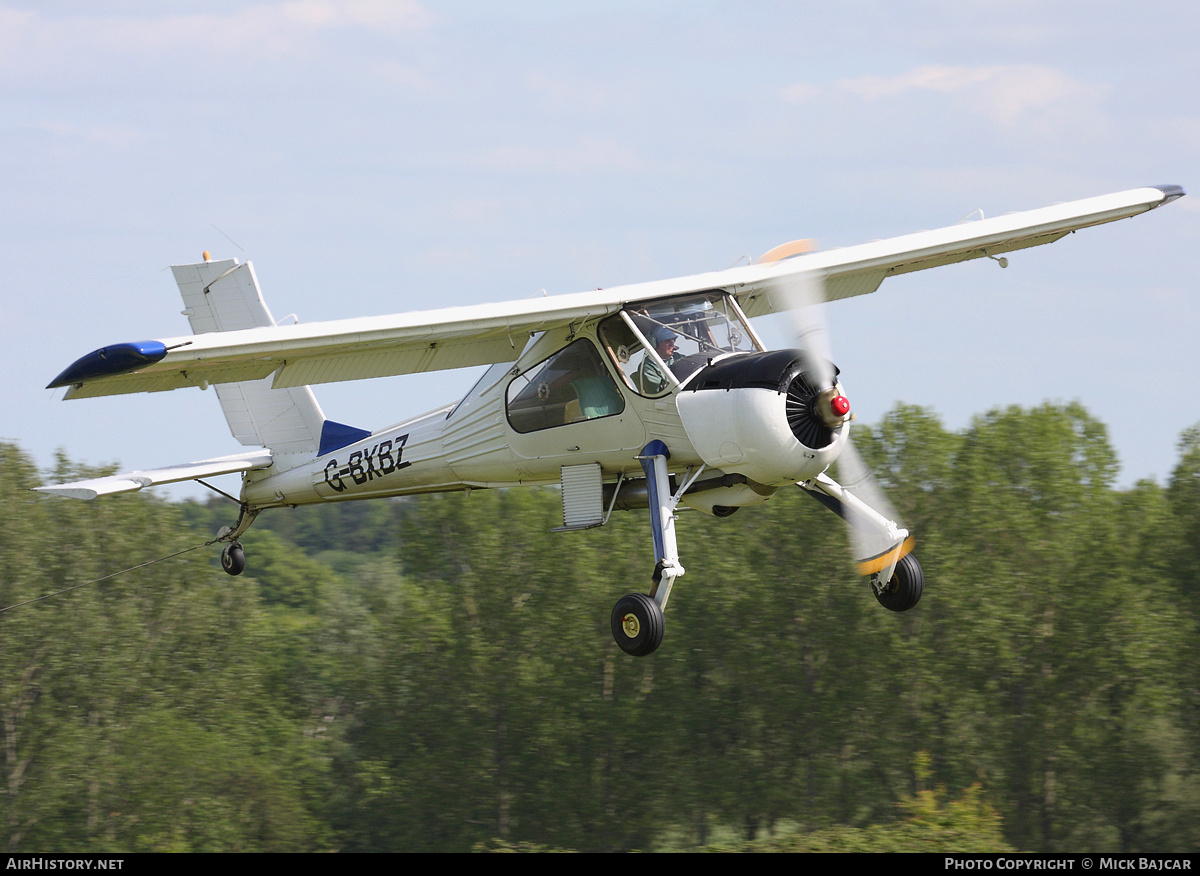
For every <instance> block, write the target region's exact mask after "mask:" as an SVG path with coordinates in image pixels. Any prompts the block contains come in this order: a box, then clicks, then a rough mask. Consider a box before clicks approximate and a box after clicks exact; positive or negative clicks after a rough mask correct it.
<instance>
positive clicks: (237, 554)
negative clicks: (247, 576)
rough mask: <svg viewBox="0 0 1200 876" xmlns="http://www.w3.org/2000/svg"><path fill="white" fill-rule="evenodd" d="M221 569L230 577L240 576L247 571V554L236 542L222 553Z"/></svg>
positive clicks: (228, 545)
mask: <svg viewBox="0 0 1200 876" xmlns="http://www.w3.org/2000/svg"><path fill="white" fill-rule="evenodd" d="M221 568H222V569H224V570H225V571H226V572H228V573H229V574H230V575H240V574H242V572H244V571H245V570H246V552H245V551H243V550H242V546H241V545H240V544H238V543H237V542H236V541H235V542H234V543H233V544H227V545H225V550H223V551H221Z"/></svg>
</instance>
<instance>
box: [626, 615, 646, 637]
mask: <svg viewBox="0 0 1200 876" xmlns="http://www.w3.org/2000/svg"><path fill="white" fill-rule="evenodd" d="M621 630H622V631H623V632H624V633H625V635H627V636H629V638H631V639H636V638H637V635H638V633H640V632H641V630H642V625H641V624H639V623H638V619H637V615H636V614H634V613H633V612H629V613H628V614H626V615H625V616H624V617H622V618H621Z"/></svg>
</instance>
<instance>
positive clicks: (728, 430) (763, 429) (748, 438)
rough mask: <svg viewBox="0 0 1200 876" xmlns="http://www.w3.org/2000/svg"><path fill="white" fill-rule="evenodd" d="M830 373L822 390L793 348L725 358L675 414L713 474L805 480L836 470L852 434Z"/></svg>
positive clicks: (697, 381) (685, 395)
mask: <svg viewBox="0 0 1200 876" xmlns="http://www.w3.org/2000/svg"><path fill="white" fill-rule="evenodd" d="M829 373H831V374H833V375H834V378H833V382H832V385H821V383H822V381H821V380H820V379H819V378H817V377H815V376H814V375H813V374H812V373H811V371H810V369H808V368H806V366H805V358H804V356H803V354H802V353H801V352H800V351H798V350H776V351H774V352H770V353H751V354H747V355H741V356H729V357H727V358H725V359H722V360H720V361H718V362H714V363H713V364H711V365H708V366H707V367H705V368H704V369H702V370H701V371H700V372H699V373H698V374H696V375H695V377H693V378H692V379H691V380H690V381H688V384H687V386H685V387H684V388H683V389H682V390H681V391H680V392H679V394H678V396H676V402H677V404H678V407H679V416H680V418H681V419H682V420H683V426H684V428H685V429H686V430H687V433H688V439H689V440H690V441H691V442H692V446H694V447H695V448H696V451H697V452H698V453H699V454H700V458H701V459H703V460H704V462H705V463H706V464H707V465H709V466H711V467H713V468H718V469H720V470H722V471H725V472H736V473H737V474H743V475H745V476H746V477H747V478H749V479H750V480H752V481H755V482H757V483H760V484H767V485H772V486H782V485H784V484H789V483H796V482H798V481H804V480H808V479H809V478H812V477H816V476H817V475H818V474H820V473H821V472H823V471H825V469H827V468H829V466H830V465H832V464H833V462H834V460H836V459H837V458H838V455H839V454H840V453H841V451H842V447H843V446H844V445H845V443H846V438H847V437H848V436H849V432H850V426H849V403H848V402H846V399H845V397H844V396H843V395H842V394H841V387H840V385H839V384H838V383H837V377H836V375H837V373H838V372H837V369H836V368H834V367H832V366H831V367H830V368H829ZM824 382H825V383H826V384H828V383H829V381H828V378H827V379H826V380H825V381H824Z"/></svg>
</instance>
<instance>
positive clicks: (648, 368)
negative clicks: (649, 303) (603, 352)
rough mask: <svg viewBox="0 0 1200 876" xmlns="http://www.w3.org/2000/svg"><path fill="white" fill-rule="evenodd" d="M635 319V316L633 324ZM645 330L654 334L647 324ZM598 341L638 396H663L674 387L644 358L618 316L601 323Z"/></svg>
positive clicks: (645, 354) (639, 346)
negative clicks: (602, 343) (601, 342)
mask: <svg viewBox="0 0 1200 876" xmlns="http://www.w3.org/2000/svg"><path fill="white" fill-rule="evenodd" d="M637 318H638V317H637V316H636V315H635V316H634V320H635V321H636V320H637ZM638 327H639V328H642V326H638ZM645 328H646V330H647V331H653V330H654V328H655V326H654V325H652V324H648V325H646V327H645ZM600 340H601V341H603V342H604V346H605V348H606V349H607V350H608V352H609V355H611V356H612V358H613V360H614V361H615V362H616V364H617V368H619V369H620V371H621V375H622V376H623V377H624V378H625V382H626V383H627V384H628V385H629V387H630V388H631V389H633V391H634V392H636V393H637V394H638V395H649V396H654V395H662V394H663V393H665V392H667V391H668V390H670V389H671V388H672V387H673V383H672V382H671V381H670V380H669V379H668V378H667V376H666V375H665V374H663V373H662V371H661V369H660V368H659V367H658V365H657V363H655V362H654V357H653V356H649V355H647V353H646V348H645V347H644V346H643V345H642V342H641V340H639V339H638V337H637V335H635V334H634V333H633V332H632V331H630V329H629V326H628V325H627V324H626V323H625V320H623V319H621V317H620V315H619V314H618V315H617V316H613V317H609V318H608V319H606V320H605V321H604V322H602V323H600Z"/></svg>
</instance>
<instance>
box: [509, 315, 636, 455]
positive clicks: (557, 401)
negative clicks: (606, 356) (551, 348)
mask: <svg viewBox="0 0 1200 876" xmlns="http://www.w3.org/2000/svg"><path fill="white" fill-rule="evenodd" d="M505 407H506V409H507V412H508V422H509V423H510V424H511V425H512V427H513V429H515V430H516V431H518V432H536V431H538V430H539V429H551V428H553V427H555V426H565V425H566V424H568V423H576V422H579V421H581V420H594V419H597V418H599V417H609V416H612V415H613V414H619V413H621V411H623V410H625V399H624V398H623V397H622V396H621V390H620V389H618V388H617V384H616V382H615V381H614V380H613V379H612V377H610V376H609V374H608V371H607V370H606V369H605V367H604V362H603V361H602V360H601V359H600V353H599V352H598V351H597V350H596V348H595V347H594V346H593V345H592V344H591V343H590V342H589V341H586V340H584V339H582V338H581V339H580V340H578V341H575V342H574V343H573V344H569V345H567V346H566V347H563V348H562V349H561V350H559V351H558V352H557V353H555V354H554V355H553V356H551V357H550V358H548V359H545V360H543V361H541V362H539V363H538V364H537V365H534V366H533V367H532V368H530V369H529V370H528V371H525V372H524V373H522V374H518V375H517V376H516V377H514V378H513V380H512V382H511V383H510V384H509V385H508V395H507V397H506V402H505Z"/></svg>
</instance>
